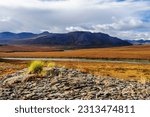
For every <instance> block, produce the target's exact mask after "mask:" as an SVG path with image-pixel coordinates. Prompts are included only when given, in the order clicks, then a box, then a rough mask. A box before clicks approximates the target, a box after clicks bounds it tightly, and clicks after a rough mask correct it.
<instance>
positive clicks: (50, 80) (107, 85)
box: [0, 68, 150, 100]
mask: <svg viewBox="0 0 150 117" xmlns="http://www.w3.org/2000/svg"><path fill="white" fill-rule="evenodd" d="M2 79H3V80H1V81H0V99H1V100H53V99H57V100H78V99H82V100H150V83H145V84H141V83H139V82H137V81H124V80H120V79H116V78H110V77H109V78H108V77H96V76H94V75H91V74H87V73H82V72H79V71H76V70H73V69H66V68H54V69H50V70H48V69H47V75H46V76H45V77H40V76H37V75H35V74H27V73H26V69H23V70H21V71H18V72H16V73H14V74H10V75H7V76H5V77H3V78H2Z"/></svg>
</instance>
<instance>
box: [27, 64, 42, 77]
mask: <svg viewBox="0 0 150 117" xmlns="http://www.w3.org/2000/svg"><path fill="white" fill-rule="evenodd" d="M43 67H44V62H43V61H33V62H31V65H30V66H29V68H28V72H29V73H33V74H39V73H41V72H42V70H43Z"/></svg>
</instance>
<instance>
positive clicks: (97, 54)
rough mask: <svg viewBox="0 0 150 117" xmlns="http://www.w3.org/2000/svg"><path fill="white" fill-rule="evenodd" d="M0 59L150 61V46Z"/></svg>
mask: <svg viewBox="0 0 150 117" xmlns="http://www.w3.org/2000/svg"><path fill="white" fill-rule="evenodd" d="M0 57H43V58H44V57H60V58H108V59H109V58H112V59H113V58H115V59H147V60H150V45H136V46H126V47H113V48H95V49H81V50H69V51H56V52H0Z"/></svg>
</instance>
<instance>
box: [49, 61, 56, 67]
mask: <svg viewBox="0 0 150 117" xmlns="http://www.w3.org/2000/svg"><path fill="white" fill-rule="evenodd" d="M55 66H56V64H55V63H54V62H49V63H48V65H47V67H48V68H53V67H55Z"/></svg>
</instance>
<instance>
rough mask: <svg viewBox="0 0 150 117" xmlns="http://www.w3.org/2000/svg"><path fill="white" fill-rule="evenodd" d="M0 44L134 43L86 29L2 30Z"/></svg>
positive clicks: (91, 45)
mask: <svg viewBox="0 0 150 117" xmlns="http://www.w3.org/2000/svg"><path fill="white" fill-rule="evenodd" d="M0 44H10V45H11V44H13V45H44V46H64V47H69V48H95V47H115V46H129V45H132V44H131V43H130V42H128V41H125V40H121V39H119V38H117V37H112V36H109V35H108V34H104V33H100V32H99V33H91V32H84V31H76V32H69V33H49V32H43V33H40V34H33V33H30V32H22V33H12V32H2V33H0Z"/></svg>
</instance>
